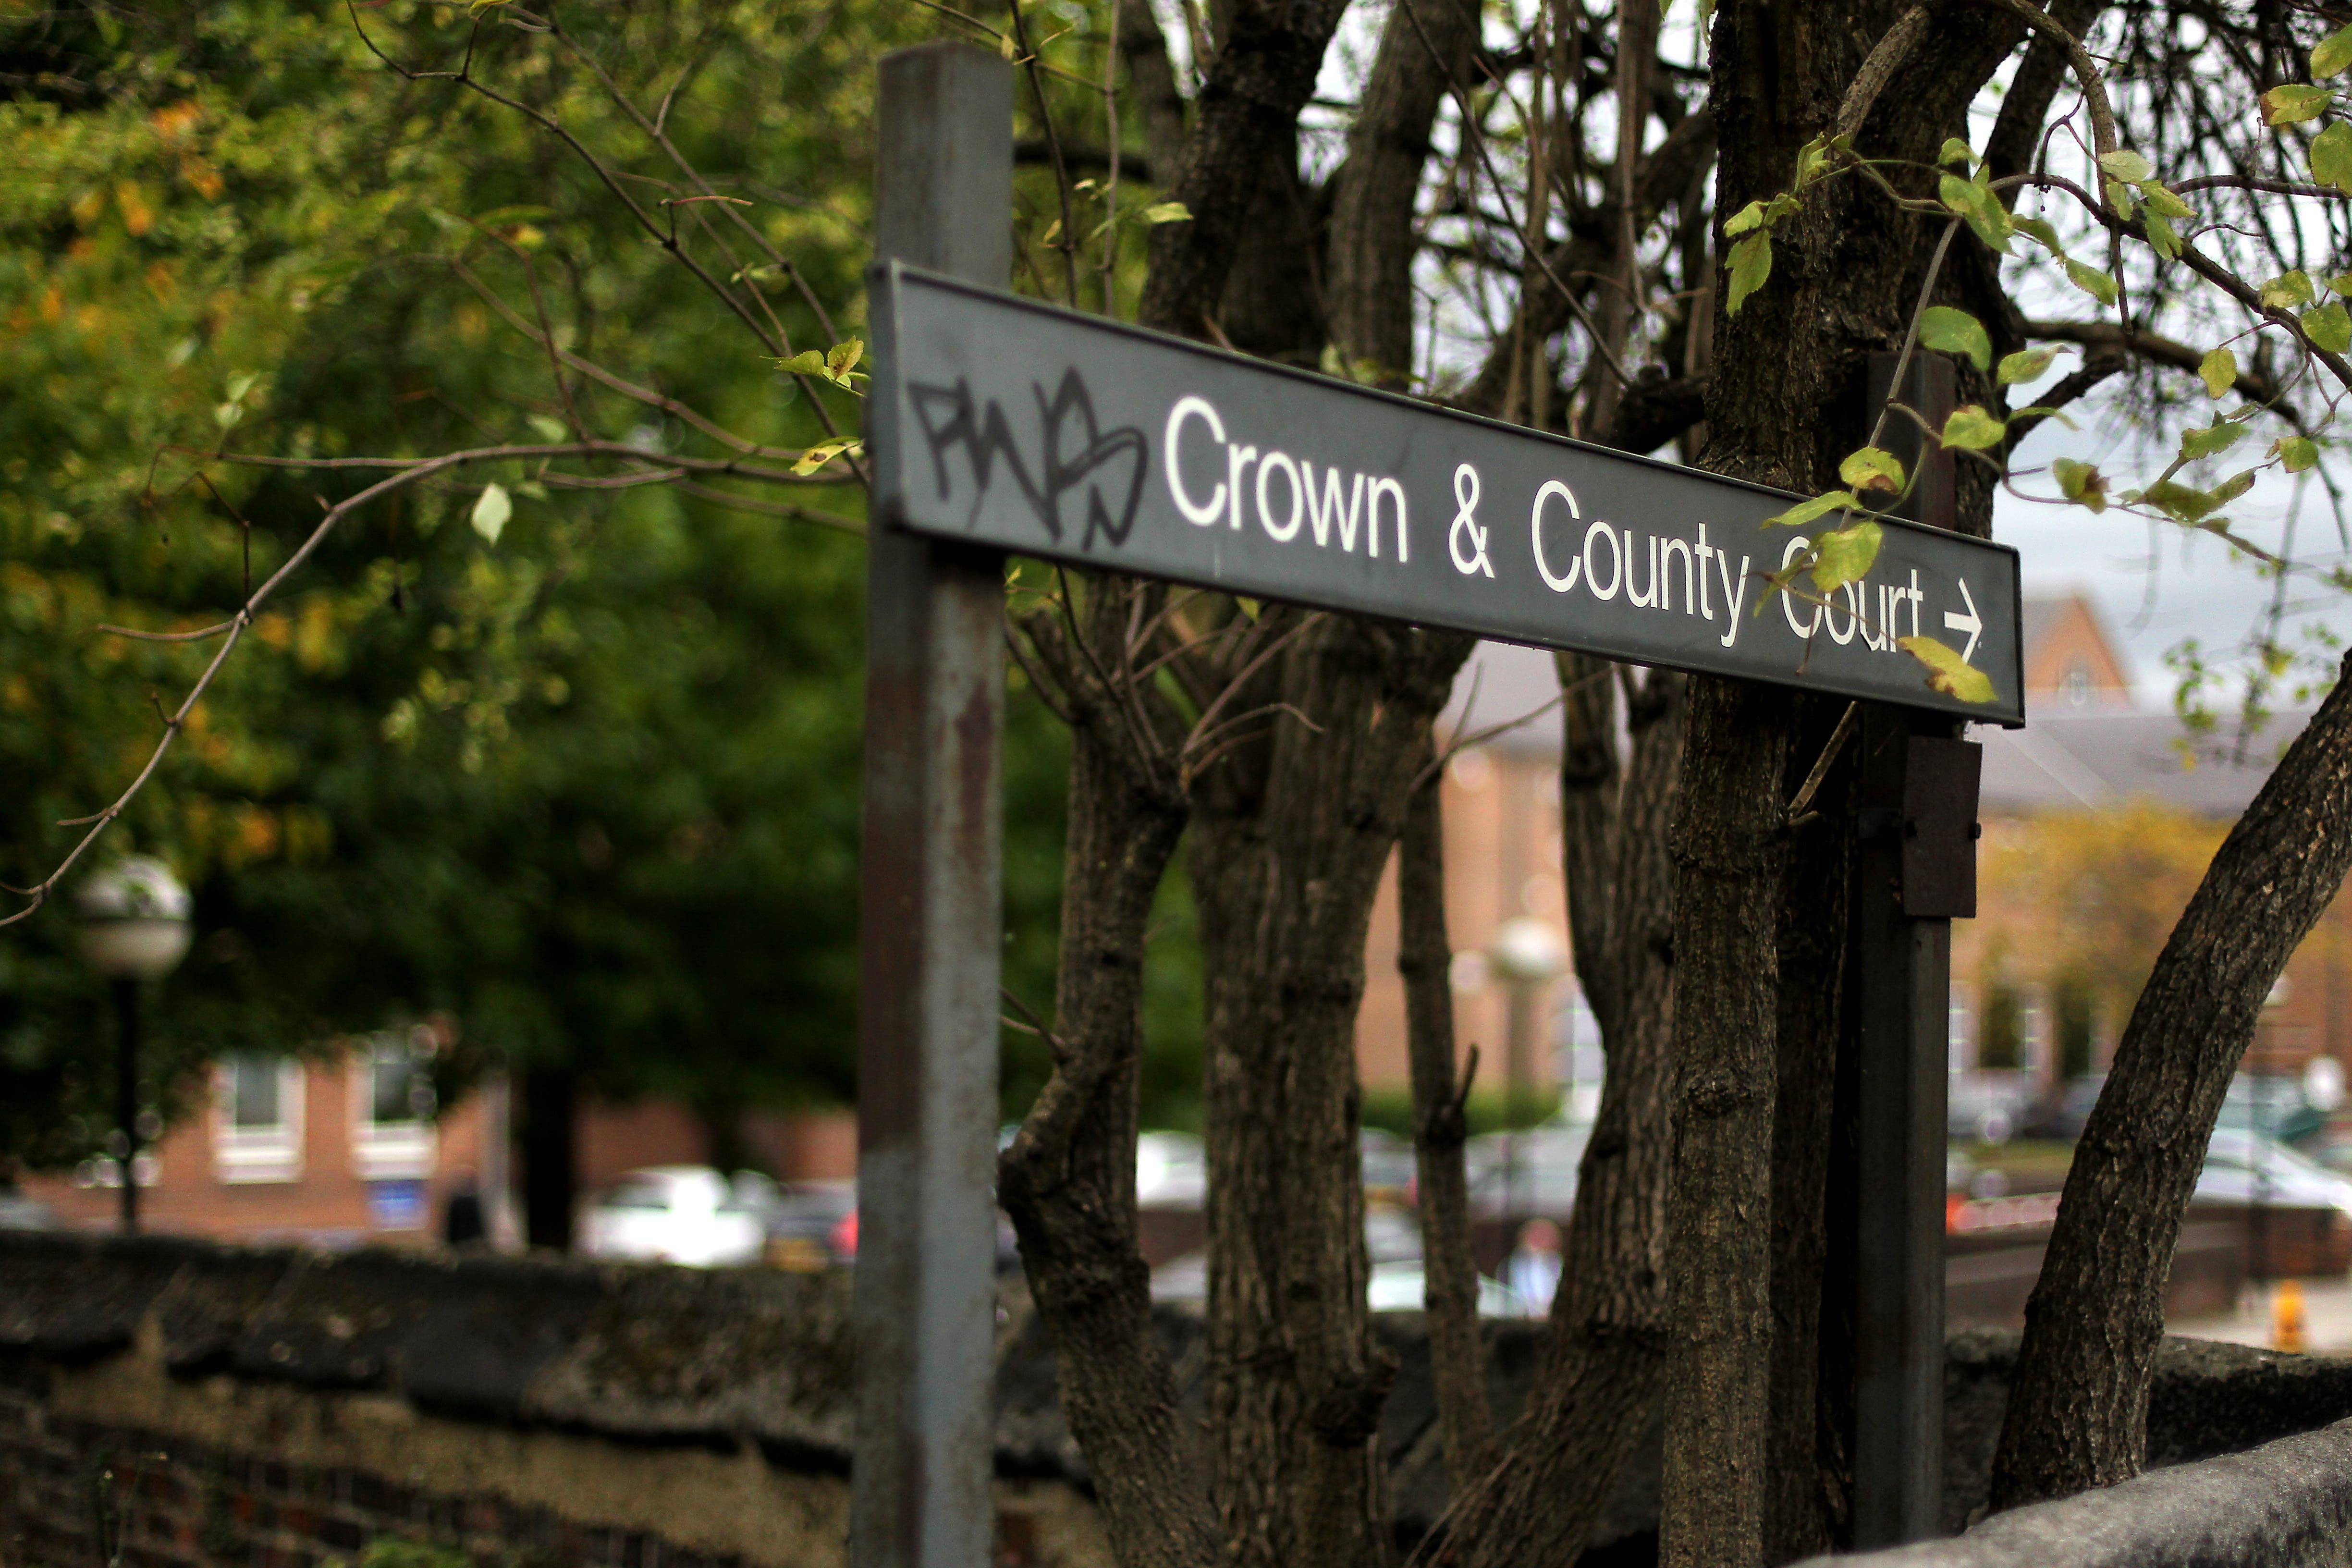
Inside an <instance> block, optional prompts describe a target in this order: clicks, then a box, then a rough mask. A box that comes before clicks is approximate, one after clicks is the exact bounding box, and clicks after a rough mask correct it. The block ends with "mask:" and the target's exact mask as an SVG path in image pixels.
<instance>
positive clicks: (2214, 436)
mask: <svg viewBox="0 0 2352 1568" xmlns="http://www.w3.org/2000/svg"><path fill="white" fill-rule="evenodd" d="M2245 433H2246V427H2245V426H2242V425H2241V424H2239V423H2237V422H2236V421H2235V420H2231V419H2224V420H2222V421H2221V423H2220V424H2218V425H2212V426H2207V427H2206V428H2204V429H2202V430H2184V431H2182V432H2181V433H2180V455H2181V456H2182V457H2184V458H2192V459H2193V458H2210V457H2211V456H2213V454H2215V453H2216V452H2226V451H2228V450H2229V449H2230V448H2231V447H2234V446H2236V445H2237V444H2238V438H2239V437H2242V436H2243V435H2244V434H2245Z"/></svg>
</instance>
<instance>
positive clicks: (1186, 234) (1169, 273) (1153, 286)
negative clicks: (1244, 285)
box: [1138, 0, 1346, 337]
mask: <svg viewBox="0 0 2352 1568" xmlns="http://www.w3.org/2000/svg"><path fill="white" fill-rule="evenodd" d="M1345 8H1346V4H1345V0H1233V4H1232V5H1230V6H1229V7H1227V8H1226V9H1225V12H1224V16H1225V20H1224V24H1223V27H1222V28H1221V31H1220V36H1219V37H1218V40H1217V56H1216V59H1215V61H1214V62H1213V64H1212V65H1211V67H1210V70H1209V77H1208V79H1207V81H1205V82H1204V83H1202V88H1201V93H1200V97H1199V98H1198V99H1197V100H1195V102H1194V104H1193V121H1192V135H1191V136H1190V137H1189V138H1188V139H1187V140H1186V142H1185V144H1184V156H1183V160H1182V162H1181V163H1179V164H1178V165H1177V168H1176V173H1175V182H1174V184H1173V186H1172V188H1171V187H1163V189H1165V190H1166V191H1167V194H1168V195H1169V196H1170V197H1171V199H1172V200H1175V201H1180V202H1181V203H1183V204H1184V206H1185V210H1187V211H1188V212H1190V213H1191V214H1192V218H1191V220H1190V221H1189V222H1181V223H1163V224H1159V225H1156V226H1154V227H1153V228H1152V230H1151V239H1150V274H1149V276H1148V277H1147V278H1146V279H1145V281H1144V286H1143V301H1142V305H1141V308H1140V309H1139V311H1138V319H1139V320H1140V321H1142V323H1143V324H1144V325H1145V326H1147V327H1158V328H1160V330H1161V331H1171V332H1181V333H1182V334H1183V335H1185V336H1187V337H1202V336H1205V335H1207V318H1208V315H1209V312H1210V311H1211V310H1213V308H1214V307H1215V305H1216V303H1217V300H1218V299H1219V298H1220V296H1222V295H1223V292H1224V288H1225V278H1226V275H1227V274H1228V273H1229V272H1231V271H1232V269H1233V264H1234V254H1235V252H1236V251H1237V249H1238V248H1239V247H1240V245H1241V243H1242V240H1243V238H1244V232H1245V228H1246V224H1247V220H1248V217H1249V214H1250V209H1251V206H1252V205H1253V204H1254V203H1255V200H1256V198H1257V194H1258V186H1259V184H1260V179H1259V176H1260V174H1261V173H1262V171H1263V169H1264V167H1265V156H1266V151H1267V149H1268V148H1270V147H1275V146H1278V145H1280V144H1282V143H1283V142H1286V140H1287V139H1288V138H1289V137H1290V136H1291V135H1292V134H1293V132H1295V131H1296V129H1297V124H1298V111H1299V110H1301V109H1304V108H1305V107H1306V106H1307V99H1308V98H1309V97H1311V96H1312V95H1313V93H1314V91H1315V76H1316V72H1317V71H1318V70H1319V69H1320V68H1322V64H1323V51H1324V50H1325V48H1327V47H1328V46H1329V44H1330V42H1331V33H1332V29H1334V28H1335V27H1337V26H1339V14H1340V12H1341V11H1342V10H1344V9H1345Z"/></svg>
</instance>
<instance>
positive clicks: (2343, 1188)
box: [2197, 1126, 2352, 1222]
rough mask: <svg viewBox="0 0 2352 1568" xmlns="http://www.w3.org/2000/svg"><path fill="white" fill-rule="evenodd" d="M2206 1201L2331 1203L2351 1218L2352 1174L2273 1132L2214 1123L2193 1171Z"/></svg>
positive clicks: (2310, 1205) (2277, 1204) (2295, 1205)
mask: <svg viewBox="0 0 2352 1568" xmlns="http://www.w3.org/2000/svg"><path fill="white" fill-rule="evenodd" d="M2197 1197H2198V1199H2199V1200H2200V1201H2201V1202H2205V1203H2223V1204H2263V1205H2269V1206H2271V1207H2273V1208H2310V1209H2333V1210H2335V1211H2336V1213H2338V1214H2340V1215H2344V1216H2345V1218H2346V1220H2347V1222H2352V1177H2347V1176H2341V1175H2338V1174H2336V1173H2335V1172H2334V1171H2331V1170H2329V1169H2328V1168H2327V1167H2326V1166H2325V1165H2322V1164H2320V1163H2318V1162H2317V1161H2315V1160H2313V1159H2311V1158H2309V1157H2308V1156H2306V1155H2304V1154H2301V1153H2298V1152H2296V1151H2294V1150H2293V1149H2290V1148H2288V1147H2287V1146H2286V1145H2285V1144H2284V1143H2282V1142H2279V1141H2278V1140H2277V1139H2275V1138H2265V1137H2263V1135H2262V1134H2261V1133H2259V1132H2249V1131H2246V1130H2244V1129H2243V1128H2239V1127H2226V1126H2224V1127H2216V1128H2215V1129H2213V1141H2212V1142H2210V1143H2209V1144H2207V1145H2206V1147H2205V1165H2204V1168H2203V1169H2202V1170H2200V1172H2198V1173H2197Z"/></svg>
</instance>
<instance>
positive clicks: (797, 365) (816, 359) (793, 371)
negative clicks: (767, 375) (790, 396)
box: [775, 349, 824, 375]
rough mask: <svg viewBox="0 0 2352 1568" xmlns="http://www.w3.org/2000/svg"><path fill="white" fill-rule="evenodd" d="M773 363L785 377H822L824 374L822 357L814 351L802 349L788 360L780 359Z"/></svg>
mask: <svg viewBox="0 0 2352 1568" xmlns="http://www.w3.org/2000/svg"><path fill="white" fill-rule="evenodd" d="M775 363H776V368H777V369H778V370H780V371H782V372H783V373H784V374H786V375H823V374H824V355H823V354H821V353H818V352H817V351H816V350H814V349H803V351H802V352H800V353H796V354H794V355H793V357H792V358H790V359H780V360H778V361H776V362H775Z"/></svg>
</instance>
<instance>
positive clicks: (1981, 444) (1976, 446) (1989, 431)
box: [1943, 403, 2009, 452]
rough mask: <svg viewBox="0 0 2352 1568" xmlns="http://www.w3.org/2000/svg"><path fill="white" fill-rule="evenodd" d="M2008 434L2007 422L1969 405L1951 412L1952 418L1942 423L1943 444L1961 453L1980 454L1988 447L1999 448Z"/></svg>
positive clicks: (1971, 404) (1977, 406) (1974, 405)
mask: <svg viewBox="0 0 2352 1568" xmlns="http://www.w3.org/2000/svg"><path fill="white" fill-rule="evenodd" d="M2008 434H2009V424H2008V421H2006V420H2004V419H2002V418H2000V416H1998V415H1993V414H1988V413H1986V412H1985V410H1984V409H1983V408H1981V407H1979V405H1976V404H1973V403H1970V404H1968V405H1964V406H1962V407H1959V408H1955V409H1954V410H1952V416H1951V417H1950V418H1949V419H1947V420H1945V421H1944V434H1943V442H1944V445H1945V446H1947V447H1959V448H1960V449H1961V450H1963V451H1968V452H1981V451H1983V450H1984V449H1985V448H1986V447H1998V446H2000V443H2001V438H2002V437H2005V436H2007V435H2008Z"/></svg>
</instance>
